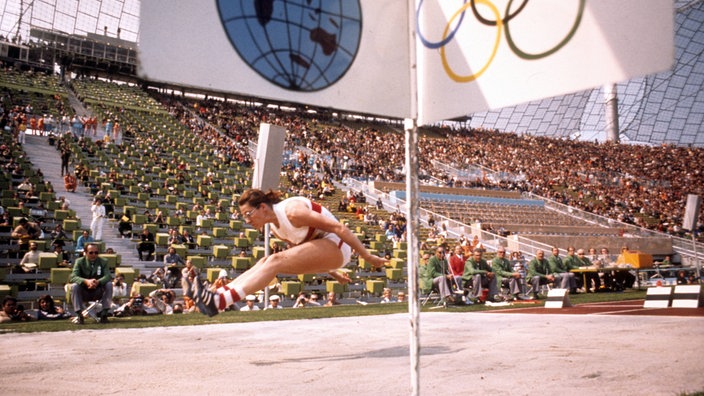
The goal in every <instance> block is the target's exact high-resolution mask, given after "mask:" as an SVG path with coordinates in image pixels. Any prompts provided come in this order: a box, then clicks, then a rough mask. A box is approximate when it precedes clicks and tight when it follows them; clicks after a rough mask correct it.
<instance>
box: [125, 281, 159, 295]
mask: <svg viewBox="0 0 704 396" xmlns="http://www.w3.org/2000/svg"><path fill="white" fill-rule="evenodd" d="M158 288H159V286H157V285H155V284H153V283H140V282H133V283H132V291H131V293H132V294H139V295H141V296H147V295H149V293H151V292H153V291H154V290H156V289H158Z"/></svg>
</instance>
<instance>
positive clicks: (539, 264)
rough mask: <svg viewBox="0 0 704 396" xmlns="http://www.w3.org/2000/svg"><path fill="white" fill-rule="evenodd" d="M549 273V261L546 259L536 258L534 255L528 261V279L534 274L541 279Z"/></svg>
mask: <svg viewBox="0 0 704 396" xmlns="http://www.w3.org/2000/svg"><path fill="white" fill-rule="evenodd" d="M550 274H551V272H550V263H548V261H547V260H545V259H542V260H538V258H537V257H535V258H534V259H533V260H531V261H530V263H528V275H527V276H528V279H530V278H532V277H534V276H539V277H540V278H541V279H545V278H547V276H548V275H550Z"/></svg>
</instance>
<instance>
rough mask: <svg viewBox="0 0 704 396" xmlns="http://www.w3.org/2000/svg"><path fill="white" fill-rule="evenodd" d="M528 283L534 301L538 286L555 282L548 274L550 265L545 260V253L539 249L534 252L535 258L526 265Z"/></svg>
mask: <svg viewBox="0 0 704 396" xmlns="http://www.w3.org/2000/svg"><path fill="white" fill-rule="evenodd" d="M528 281H529V282H530V285H531V287H532V288H533V296H532V297H533V298H534V299H537V298H538V292H539V291H540V285H545V284H548V283H550V282H553V281H555V277H554V276H553V275H552V273H551V272H550V263H548V260H546V259H545V252H544V251H542V250H540V249H538V250H536V251H535V258H534V259H533V260H531V261H530V263H528Z"/></svg>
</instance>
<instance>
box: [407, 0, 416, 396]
mask: <svg viewBox="0 0 704 396" xmlns="http://www.w3.org/2000/svg"><path fill="white" fill-rule="evenodd" d="M407 4H408V30H409V35H408V39H409V42H408V53H409V63H410V64H409V65H408V66H409V78H410V84H409V85H410V91H411V92H410V93H411V95H410V109H411V111H410V114H411V117H409V118H407V119H405V120H404V132H405V137H406V220H407V223H406V238H407V244H408V263H407V264H408V314H409V319H410V320H409V322H410V324H411V326H410V331H409V339H410V342H409V358H410V380H411V384H410V385H411V392H410V393H411V395H413V396H417V395H419V394H420V295H419V293H418V262H419V261H420V260H419V258H420V254H419V251H420V243H419V232H418V231H419V225H420V219H419V216H420V204H419V200H418V191H419V182H418V167H419V165H418V125H417V121H418V64H417V58H416V13H415V11H416V0H408V2H407Z"/></svg>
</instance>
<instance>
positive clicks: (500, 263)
mask: <svg viewBox="0 0 704 396" xmlns="http://www.w3.org/2000/svg"><path fill="white" fill-rule="evenodd" d="M491 268H492V269H493V270H494V272H495V273H496V282H498V284H499V286H501V281H502V280H503V279H504V278H511V277H513V264H511V262H510V261H508V259H506V258H501V257H498V256H497V257H494V258H493V259H492V260H491Z"/></svg>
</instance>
